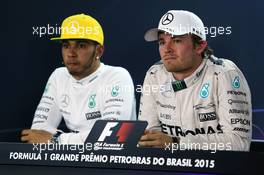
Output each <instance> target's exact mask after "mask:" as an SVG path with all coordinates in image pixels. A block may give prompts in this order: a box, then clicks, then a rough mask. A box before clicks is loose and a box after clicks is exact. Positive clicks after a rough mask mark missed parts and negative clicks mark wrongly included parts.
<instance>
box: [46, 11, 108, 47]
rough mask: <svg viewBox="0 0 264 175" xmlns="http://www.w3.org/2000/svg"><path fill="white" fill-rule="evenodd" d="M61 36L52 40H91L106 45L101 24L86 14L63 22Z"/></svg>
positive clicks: (74, 16)
mask: <svg viewBox="0 0 264 175" xmlns="http://www.w3.org/2000/svg"><path fill="white" fill-rule="evenodd" d="M60 34H61V36H60V37H56V38H51V40H64V39H89V40H93V41H96V42H98V43H99V44H101V45H103V44H104V33H103V29H102V27H101V25H100V24H99V22H98V21H97V20H96V19H94V18H93V17H91V16H89V15H85V14H78V15H73V16H70V17H68V18H66V19H64V21H63V22H62V25H61V33H60Z"/></svg>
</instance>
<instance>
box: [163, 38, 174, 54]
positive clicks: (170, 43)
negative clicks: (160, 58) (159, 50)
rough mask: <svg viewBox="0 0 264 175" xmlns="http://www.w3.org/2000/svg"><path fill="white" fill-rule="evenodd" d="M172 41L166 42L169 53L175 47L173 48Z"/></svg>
mask: <svg viewBox="0 0 264 175" xmlns="http://www.w3.org/2000/svg"><path fill="white" fill-rule="evenodd" d="M172 44H173V43H172V41H169V42H166V44H165V47H164V48H165V53H167V54H169V53H173V49H172Z"/></svg>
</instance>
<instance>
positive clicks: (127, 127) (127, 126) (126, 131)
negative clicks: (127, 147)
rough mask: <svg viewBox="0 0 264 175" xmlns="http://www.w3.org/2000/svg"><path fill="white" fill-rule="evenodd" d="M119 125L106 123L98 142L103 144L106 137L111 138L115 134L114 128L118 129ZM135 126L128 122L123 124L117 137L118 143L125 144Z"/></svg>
mask: <svg viewBox="0 0 264 175" xmlns="http://www.w3.org/2000/svg"><path fill="white" fill-rule="evenodd" d="M117 125H118V122H108V123H106V126H105V128H104V130H103V132H102V133H101V135H100V137H99V139H98V141H99V142H103V141H104V140H105V138H106V137H110V136H111V135H112V133H113V128H114V127H116V126H117ZM134 125H135V124H134V123H128V122H124V123H121V126H120V128H119V130H118V131H117V133H116V135H115V136H116V137H118V140H117V142H125V141H126V139H127V137H128V136H129V135H130V134H131V132H132V131H133V128H134Z"/></svg>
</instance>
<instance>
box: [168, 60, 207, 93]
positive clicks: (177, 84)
mask: <svg viewBox="0 0 264 175" xmlns="http://www.w3.org/2000/svg"><path fill="white" fill-rule="evenodd" d="M206 61H207V59H203V61H202V63H201V64H200V66H199V67H198V68H197V69H196V70H195V71H194V72H193V73H192V74H191V75H190V76H188V77H186V78H185V79H183V80H176V81H175V79H174V77H173V75H172V73H171V76H172V79H173V81H172V82H171V84H172V88H173V90H174V92H176V91H180V90H182V89H185V88H188V87H190V86H192V85H193V84H195V83H196V82H197V81H198V80H199V79H200V78H201V75H202V73H203V70H204V69H205V66H206Z"/></svg>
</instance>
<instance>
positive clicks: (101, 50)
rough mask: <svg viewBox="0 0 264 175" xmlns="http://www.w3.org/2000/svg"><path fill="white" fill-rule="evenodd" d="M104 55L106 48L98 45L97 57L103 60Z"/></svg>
mask: <svg viewBox="0 0 264 175" xmlns="http://www.w3.org/2000/svg"><path fill="white" fill-rule="evenodd" d="M103 53H104V46H101V45H99V44H98V45H96V56H97V57H99V58H101V57H102V55H103Z"/></svg>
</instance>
